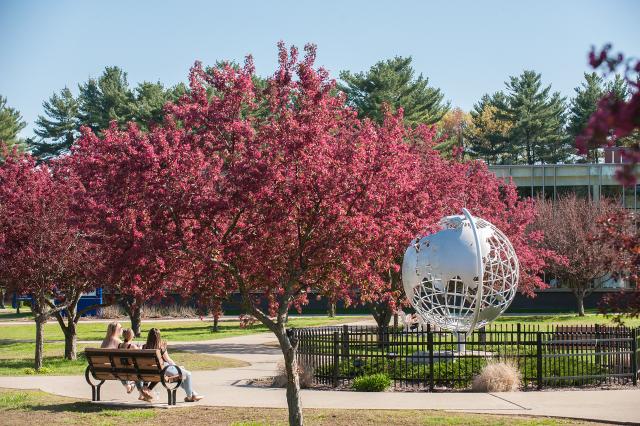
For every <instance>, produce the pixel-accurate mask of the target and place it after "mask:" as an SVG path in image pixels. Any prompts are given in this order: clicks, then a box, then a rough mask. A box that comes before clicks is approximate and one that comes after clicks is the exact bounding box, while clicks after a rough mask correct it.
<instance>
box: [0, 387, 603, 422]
mask: <svg viewBox="0 0 640 426" xmlns="http://www.w3.org/2000/svg"><path fill="white" fill-rule="evenodd" d="M304 413H305V416H306V418H305V420H306V424H309V425H322V426H325V425H326V426H329V425H331V426H334V425H335V426H346V425H355V424H357V425H379V424H385V425H387V426H399V425H416V424H418V425H425V426H431V425H449V426H453V425H470V426H499V425H504V426H507V425H515V426H547V425H548V426H552V425H588V424H594V423H584V422H578V421H572V420H564V419H550V418H534V417H515V416H499V415H495V416H494V415H484V414H482V415H481V414H466V413H448V412H442V411H418V410H393V411H392V410H357V411H356V410H327V409H310V410H304ZM45 423H46V424H47V425H59V424H65V425H68V424H83V425H87V426H93V425H101V426H106V425H120V424H136V425H159V424H163V425H165V424H189V425H194V426H195V425H212V424H215V425H231V426H262V425H286V424H287V413H286V410H284V409H268V408H260V409H249V410H248V409H246V408H221V407H205V406H195V407H189V408H181V409H174V410H163V409H153V408H146V409H127V408H114V407H108V406H104V405H96V404H91V403H89V402H81V401H79V400H75V399H71V398H64V397H59V396H55V395H51V394H47V393H44V392H40V391H16V390H10V389H0V424H7V425H8V424H45Z"/></svg>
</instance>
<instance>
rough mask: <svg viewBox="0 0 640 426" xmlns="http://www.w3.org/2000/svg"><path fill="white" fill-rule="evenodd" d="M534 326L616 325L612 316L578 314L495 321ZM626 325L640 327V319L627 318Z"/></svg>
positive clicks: (496, 322) (507, 316)
mask: <svg viewBox="0 0 640 426" xmlns="http://www.w3.org/2000/svg"><path fill="white" fill-rule="evenodd" d="M519 322H520V323H523V324H532V325H540V326H546V325H551V324H562V325H593V324H608V325H616V323H615V322H614V320H613V317H611V316H604V315H602V314H595V313H594V314H587V315H585V316H584V317H579V316H577V315H576V314H549V315H508V314H507V315H502V316H501V317H500V318H498V319H497V320H496V321H495V324H516V323H519ZM624 325H625V326H627V327H640V318H625V319H624Z"/></svg>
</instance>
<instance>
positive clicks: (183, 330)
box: [0, 316, 370, 346]
mask: <svg viewBox="0 0 640 426" xmlns="http://www.w3.org/2000/svg"><path fill="white" fill-rule="evenodd" d="M368 318H370V317H352V316H349V317H334V318H328V317H307V318H294V317H292V318H291V319H290V320H289V325H290V326H291V327H311V326H319V325H331V324H340V323H344V322H347V321H359V320H362V319H368ZM120 323H121V324H122V327H123V328H127V327H130V326H131V323H130V322H129V321H120ZM153 327H156V328H159V329H160V330H161V331H162V337H163V339H165V340H166V341H168V342H188V341H199V340H213V339H221V338H224V337H233V336H240V335H245V334H253V333H261V332H267V331H269V330H268V329H267V328H266V327H265V326H263V325H261V324H255V325H252V326H248V327H240V323H239V322H238V321H224V322H220V325H219V331H218V332H215V333H214V332H212V331H211V321H184V322H181V321H172V322H162V321H142V335H143V336H146V334H147V331H148V330H149V329H151V328H153ZM106 329H107V324H106V323H104V322H80V323H79V324H78V340H102V339H103V338H104V335H105V331H106ZM44 335H45V339H46V340H60V341H61V340H63V339H64V335H63V334H62V330H61V329H60V326H59V325H58V323H57V322H55V321H50V322H48V323H47V324H46V325H45V331H44ZM34 339H35V324H28V325H7V326H2V327H0V346H1V345H2V344H3V343H4V342H3V341H8V340H14V341H16V340H18V341H20V340H22V341H33V340H34Z"/></svg>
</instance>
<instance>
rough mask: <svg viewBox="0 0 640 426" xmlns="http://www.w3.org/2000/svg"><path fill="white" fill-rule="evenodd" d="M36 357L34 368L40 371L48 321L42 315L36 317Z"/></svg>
mask: <svg viewBox="0 0 640 426" xmlns="http://www.w3.org/2000/svg"><path fill="white" fill-rule="evenodd" d="M35 319H36V355H35V360H34V364H33V368H35V369H36V371H39V370H40V369H41V368H42V357H43V352H44V324H45V322H46V320H45V319H44V318H43V316H42V315H36V317H35Z"/></svg>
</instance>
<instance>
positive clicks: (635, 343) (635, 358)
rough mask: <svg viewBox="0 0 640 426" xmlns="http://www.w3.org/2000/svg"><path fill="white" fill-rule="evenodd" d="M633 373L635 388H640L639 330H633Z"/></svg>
mask: <svg viewBox="0 0 640 426" xmlns="http://www.w3.org/2000/svg"><path fill="white" fill-rule="evenodd" d="M631 372H632V373H633V386H638V329H637V328H635V329H633V330H631Z"/></svg>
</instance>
